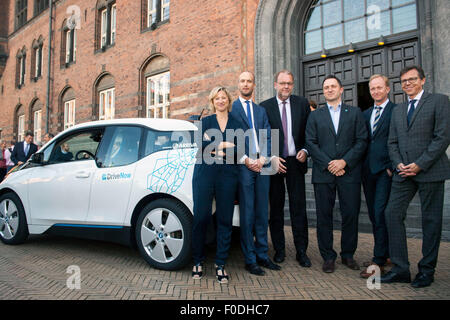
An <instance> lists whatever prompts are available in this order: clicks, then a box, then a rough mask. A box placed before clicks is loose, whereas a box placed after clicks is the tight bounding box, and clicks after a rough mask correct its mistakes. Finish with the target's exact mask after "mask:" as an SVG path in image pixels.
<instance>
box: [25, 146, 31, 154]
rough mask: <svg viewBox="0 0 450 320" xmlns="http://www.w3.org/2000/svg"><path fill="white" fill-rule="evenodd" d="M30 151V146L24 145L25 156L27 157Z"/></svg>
mask: <svg viewBox="0 0 450 320" xmlns="http://www.w3.org/2000/svg"><path fill="white" fill-rule="evenodd" d="M29 150H30V145H29V144H25V156H27V155H28V151H29Z"/></svg>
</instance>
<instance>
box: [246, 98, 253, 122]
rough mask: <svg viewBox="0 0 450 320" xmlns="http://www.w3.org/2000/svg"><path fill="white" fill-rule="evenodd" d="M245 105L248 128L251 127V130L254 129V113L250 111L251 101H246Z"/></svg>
mask: <svg viewBox="0 0 450 320" xmlns="http://www.w3.org/2000/svg"><path fill="white" fill-rule="evenodd" d="M245 103H246V104H247V121H248V126H249V127H250V129H253V122H252V112H251V110H250V101H248V100H245Z"/></svg>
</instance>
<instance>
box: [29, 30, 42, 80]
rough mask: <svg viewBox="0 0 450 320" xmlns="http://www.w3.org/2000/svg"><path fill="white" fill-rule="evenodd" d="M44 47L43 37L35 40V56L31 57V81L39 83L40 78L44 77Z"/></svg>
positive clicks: (33, 46)
mask: <svg viewBox="0 0 450 320" xmlns="http://www.w3.org/2000/svg"><path fill="white" fill-rule="evenodd" d="M43 45H44V39H43V38H42V36H40V37H39V39H38V40H34V41H33V44H32V48H33V54H32V56H31V62H30V64H31V72H30V76H31V80H32V81H37V80H38V79H39V78H40V77H42V65H43V59H44V57H43V54H42V48H43Z"/></svg>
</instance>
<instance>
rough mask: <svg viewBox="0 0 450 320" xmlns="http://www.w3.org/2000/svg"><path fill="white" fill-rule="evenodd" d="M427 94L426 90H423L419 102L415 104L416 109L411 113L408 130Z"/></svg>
mask: <svg viewBox="0 0 450 320" xmlns="http://www.w3.org/2000/svg"><path fill="white" fill-rule="evenodd" d="M429 95H430V94H429V93H428V92H425V91H424V92H423V94H422V97H421V98H420V100H419V104H418V105H417V107H416V109H415V110H414V113H413V116H412V119H411V122H410V123H409V127H408V130H409V128H411V127H412V125H413V123H414V120H416V117H417V114H418V113H419V111H420V109H422V107H423V104H424V103H425V101H426V100H427V99H428V96H429Z"/></svg>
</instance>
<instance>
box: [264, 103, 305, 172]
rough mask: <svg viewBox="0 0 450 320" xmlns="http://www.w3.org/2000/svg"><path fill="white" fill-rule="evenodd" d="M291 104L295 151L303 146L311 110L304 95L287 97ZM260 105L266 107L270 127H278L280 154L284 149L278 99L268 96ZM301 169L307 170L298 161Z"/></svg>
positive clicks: (303, 164) (303, 147)
mask: <svg viewBox="0 0 450 320" xmlns="http://www.w3.org/2000/svg"><path fill="white" fill-rule="evenodd" d="M289 102H290V105H291V126H292V137H293V138H294V144H295V152H296V153H297V152H299V151H300V150H302V149H306V148H305V130H306V122H307V120H308V116H309V114H310V112H311V109H310V108H309V102H308V100H306V98H304V97H299V96H295V95H291V96H290V98H289ZM260 105H261V106H263V107H264V109H266V113H267V116H268V118H269V124H270V127H271V128H272V129H278V130H279V131H278V132H279V136H278V145H279V147H280V149H279V151H280V154H283V150H284V131H283V123H282V120H281V115H280V108H279V107H278V101H277V98H276V97H273V98H270V99H268V100H265V101H263V102H261V103H260ZM299 164H300V166H301V170H302V172H303V173H306V171H307V170H308V167H307V164H306V162H305V163H300V162H299Z"/></svg>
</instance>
